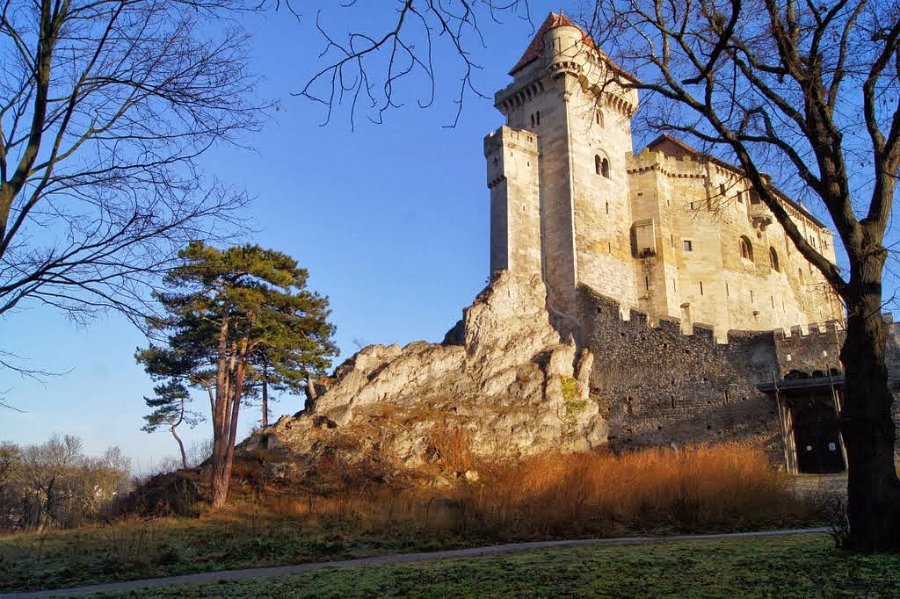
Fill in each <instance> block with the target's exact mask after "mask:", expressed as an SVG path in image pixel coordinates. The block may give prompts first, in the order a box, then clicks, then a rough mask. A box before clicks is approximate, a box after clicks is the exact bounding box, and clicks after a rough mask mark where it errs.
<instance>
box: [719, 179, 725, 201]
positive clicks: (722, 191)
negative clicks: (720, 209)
mask: <svg viewBox="0 0 900 599" xmlns="http://www.w3.org/2000/svg"><path fill="white" fill-rule="evenodd" d="M719 195H720V196H722V199H725V184H724V183H720V184H719Z"/></svg>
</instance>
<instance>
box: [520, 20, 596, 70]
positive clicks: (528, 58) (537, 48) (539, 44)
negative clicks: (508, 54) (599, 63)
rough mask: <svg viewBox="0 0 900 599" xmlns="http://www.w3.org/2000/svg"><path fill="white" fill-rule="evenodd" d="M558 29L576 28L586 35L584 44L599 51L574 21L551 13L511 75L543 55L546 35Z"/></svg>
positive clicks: (585, 34)
mask: <svg viewBox="0 0 900 599" xmlns="http://www.w3.org/2000/svg"><path fill="white" fill-rule="evenodd" d="M557 27H574V28H575V29H577V30H578V31H580V32H581V33H582V35H584V43H585V44H587V45H588V46H589V47H591V48H593V49H594V50H597V45H596V44H594V40H593V39H591V36H589V35H588V34H587V33H585V32H584V30H583V29H582V28H581V27H579V26H578V25H576V24H575V23H574V22H572V19H570V18H569V17H567V16H566V15H558V14H556V13H555V12H551V13H550V14H549V15H547V19H546V20H545V21H544V24H543V25H541V28H540V29H538V31H537V33H536V34H535V36H534V39H532V40H531V43H530V44H528V47H527V48H526V49H525V53H524V54H523V55H522V58H520V59H519V62H517V63H516V66H514V67H513V68H512V70H510V72H509V74H510V75H512V74H514V73H515V72H516V71H518V70H519V69H521V68H523V67H525V66H526V65H528V64H529V63H531V62H532V61H534V60H535V59H537V57H538V56H540V55H541V52H542V51H543V50H544V34H545V33H547V32H548V31H550V30H551V29H556V28H557Z"/></svg>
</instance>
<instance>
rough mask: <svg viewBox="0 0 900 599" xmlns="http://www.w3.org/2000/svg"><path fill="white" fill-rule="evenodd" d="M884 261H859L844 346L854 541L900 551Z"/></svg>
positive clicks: (899, 500) (849, 506) (868, 548)
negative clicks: (883, 294) (883, 313)
mask: <svg viewBox="0 0 900 599" xmlns="http://www.w3.org/2000/svg"><path fill="white" fill-rule="evenodd" d="M883 261H884V260H883V258H880V259H879V257H878V256H877V255H869V256H867V257H865V258H863V259H862V260H859V261H858V262H859V264H854V265H853V269H852V272H851V279H850V280H851V283H850V285H849V290H848V292H847V296H846V297H847V304H848V305H847V310H848V316H847V340H846V342H845V343H844V347H843V348H842V350H841V362H843V364H844V371H845V373H846V383H845V400H844V406H843V409H842V410H841V430H842V432H843V435H844V441H845V444H846V447H847V458H848V485H847V492H848V504H847V517H848V520H849V523H850V545H851V548H853V549H858V550H864V551H873V550H896V549H900V482H898V479H897V472H896V469H895V465H894V440H895V435H896V433H895V430H894V424H893V419H892V415H891V405H892V404H893V397H892V395H891V392H890V389H889V387H888V373H887V368H886V367H885V363H884V358H885V343H886V330H885V324H884V320H883V319H882V316H881V307H882V306H881V272H882V270H881V267H882V263H883Z"/></svg>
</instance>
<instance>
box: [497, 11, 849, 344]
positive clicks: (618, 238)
mask: <svg viewBox="0 0 900 599" xmlns="http://www.w3.org/2000/svg"><path fill="white" fill-rule="evenodd" d="M510 75H511V76H512V77H513V82H512V83H511V84H510V85H508V86H507V87H506V88H504V89H503V90H501V91H499V92H498V93H497V94H496V98H495V105H496V107H497V108H498V109H499V110H500V112H502V113H503V114H504V115H505V116H506V125H505V126H503V127H501V128H500V129H498V130H497V131H495V132H493V133H491V134H490V135H488V136H487V137H486V138H485V142H484V151H485V157H486V159H487V171H488V187H489V188H490V198H491V219H490V220H491V260H490V263H491V270H492V271H496V270H510V271H514V272H517V273H521V274H540V276H541V277H542V279H543V280H544V282H545V284H546V286H547V289H548V307H549V308H550V310H551V312H552V313H553V314H554V315H555V316H556V317H557V318H559V319H561V320H563V321H564V320H565V319H567V318H569V319H572V320H575V319H577V318H578V316H577V314H576V312H577V306H576V296H577V293H576V289H577V288H578V287H579V286H580V285H583V286H586V287H588V288H590V289H591V290H593V291H595V292H596V293H598V294H601V295H603V296H605V297H609V298H613V299H615V300H616V301H617V302H619V304H620V306H621V308H622V310H623V313H626V314H627V312H628V310H630V309H636V310H639V311H641V312H642V313H644V314H646V315H647V318H648V319H649V321H650V323H651V324H652V323H655V322H656V321H658V320H659V319H660V318H677V319H679V322H680V323H681V327H682V330H683V331H684V332H686V333H690V331H691V330H692V328H693V325H694V324H703V325H706V326H707V327H709V328H712V329H713V331H714V335H715V337H716V338H717V339H718V340H719V341H721V342H724V341H725V340H726V339H727V332H728V331H729V330H747V331H772V330H773V329H779V328H785V329H789V328H790V327H792V326H794V325H801V326H803V327H804V328H805V327H806V325H807V324H808V323H817V322H826V321H831V320H842V318H843V309H842V306H841V303H840V301H839V300H838V299H837V297H836V295H835V294H834V293H833V292H832V291H831V290H830V288H829V287H828V285H827V283H826V282H825V280H824V278H823V277H822V276H821V274H820V273H819V272H818V270H816V269H815V268H813V267H812V266H811V265H810V264H809V263H808V262H807V261H806V260H805V259H804V258H803V257H802V256H801V255H800V253H799V252H798V251H797V250H796V249H795V248H794V247H793V243H792V242H791V241H790V239H789V238H788V237H787V235H786V234H785V232H784V230H783V229H782V228H781V226H780V225H779V224H778V222H777V221H775V220H774V218H773V216H772V215H771V213H770V212H769V210H768V208H767V207H766V206H765V205H764V204H763V203H762V202H761V201H760V200H759V198H758V197H757V195H756V193H755V192H754V191H753V190H752V189H751V187H750V184H749V182H748V180H747V179H746V178H745V177H744V176H743V174H742V172H741V170H740V169H739V168H737V167H735V166H732V165H730V164H727V163H725V162H722V161H720V160H717V159H715V158H713V157H711V156H708V155H705V154H703V153H702V152H700V151H698V150H696V149H694V148H692V147H690V146H688V145H687V144H685V143H683V142H681V141H679V140H677V139H675V138H673V137H670V136H666V135H663V136H661V137H659V138H658V139H656V140H655V141H653V142H652V143H651V144H650V145H649V146H648V147H647V148H645V149H644V150H643V151H641V152H639V153H635V152H633V148H632V135H631V118H632V116H633V114H634V113H635V111H636V110H637V108H638V97H637V93H636V92H635V91H634V90H631V89H626V88H624V87H622V86H621V85H619V84H618V83H617V82H618V81H629V80H633V79H634V78H633V77H632V76H631V75H630V74H628V73H626V72H624V71H622V69H620V68H619V67H618V66H616V65H615V64H614V63H613V62H612V61H611V60H610V59H609V58H608V57H607V56H606V55H605V54H604V53H603V52H602V51H601V50H600V49H599V48H598V47H597V46H596V45H595V44H594V42H593V41H592V40H591V38H590V37H589V36H587V35H586V34H585V33H584V31H583V30H582V29H580V28H579V27H578V26H576V25H575V24H574V23H572V21H570V20H569V19H568V18H566V17H565V16H562V15H556V14H550V16H549V17H548V18H547V20H546V21H545V22H544V24H543V26H542V27H541V28H540V30H539V31H538V32H537V35H536V36H535V38H534V40H533V41H532V42H531V44H530V45H529V46H528V48H527V49H526V51H525V53H524V55H523V56H522V58H521V60H519V62H518V63H517V64H516V65H515V66H514V67H513V69H512V70H511V71H510ZM782 199H783V202H784V206H785V208H786V209H787V211H788V212H789V213H790V214H791V216H792V217H793V218H794V220H795V222H797V223H798V226H799V228H800V230H801V231H803V232H804V234H805V235H806V236H807V238H808V239H809V241H810V243H811V244H812V245H813V246H814V247H816V248H817V249H818V250H819V251H820V252H821V253H822V254H823V255H824V256H825V257H826V258H828V259H830V260H832V261H833V260H834V239H833V234H832V233H831V232H830V231H829V230H828V229H827V228H826V227H825V226H824V225H823V224H822V223H821V222H819V221H818V220H817V219H816V218H815V217H814V216H813V215H812V214H810V213H809V212H808V211H807V210H806V209H804V208H803V207H802V206H801V205H799V204H797V203H795V202H793V201H792V200H791V199H790V198H787V197H785V196H782Z"/></svg>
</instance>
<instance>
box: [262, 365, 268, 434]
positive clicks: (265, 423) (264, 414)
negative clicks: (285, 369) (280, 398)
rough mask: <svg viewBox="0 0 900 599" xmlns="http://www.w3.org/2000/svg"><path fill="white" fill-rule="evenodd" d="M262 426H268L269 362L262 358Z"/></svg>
mask: <svg viewBox="0 0 900 599" xmlns="http://www.w3.org/2000/svg"><path fill="white" fill-rule="evenodd" d="M262 427H263V428H268V427H269V363H268V362H267V361H266V359H265V358H263V380H262Z"/></svg>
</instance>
